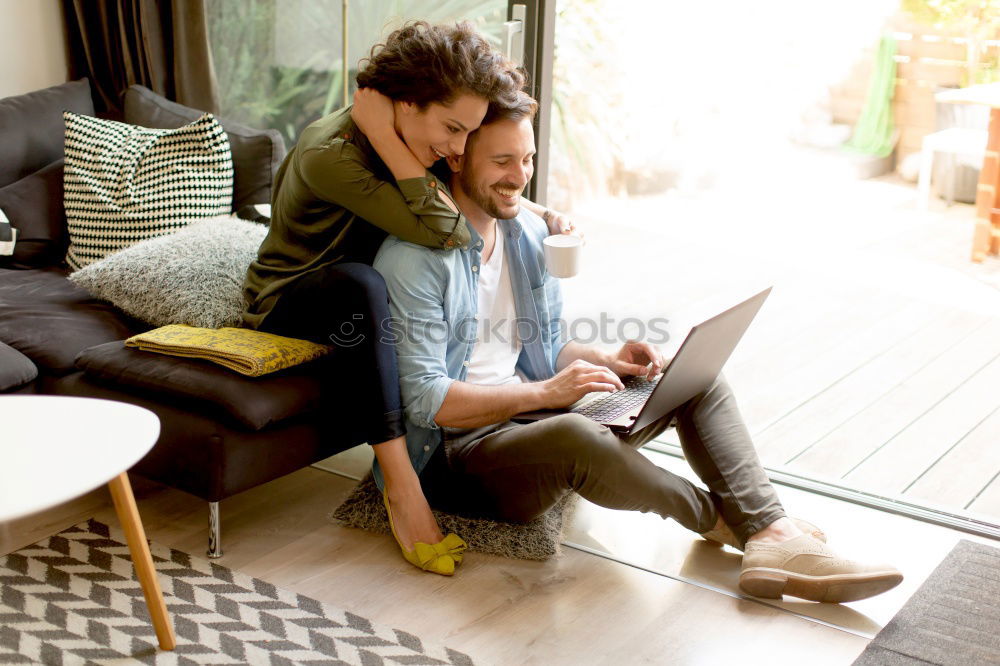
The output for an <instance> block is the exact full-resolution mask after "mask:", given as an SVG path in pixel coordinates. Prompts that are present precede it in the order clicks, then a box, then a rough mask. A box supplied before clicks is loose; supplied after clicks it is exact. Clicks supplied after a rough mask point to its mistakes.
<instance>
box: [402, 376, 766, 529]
mask: <svg viewBox="0 0 1000 666" xmlns="http://www.w3.org/2000/svg"><path fill="white" fill-rule="evenodd" d="M671 426H674V427H676V428H677V431H678V434H679V435H680V440H681V446H682V447H683V450H684V456H685V458H686V459H687V461H688V464H690V465H691V468H692V469H693V470H694V472H695V473H696V474H697V475H698V477H699V478H700V479H701V480H702V482H704V484H705V485H706V486H707V487H708V490H705V489H704V488H701V487H699V486H697V485H695V484H693V483H691V482H690V481H688V480H687V479H684V478H682V477H680V476H677V475H676V474H673V473H671V472H668V471H667V470H665V469H662V468H660V467H657V466H656V465H655V464H653V463H652V462H651V461H650V460H649V459H648V458H646V457H645V456H643V455H642V454H641V453H639V452H638V450H637V449H638V448H639V447H641V446H642V445H644V444H646V443H647V442H649V441H650V440H652V439H653V438H654V437H656V436H657V435H659V434H660V433H661V432H663V431H664V430H665V429H666V428H668V427H671ZM421 483H422V485H423V487H424V492H425V494H426V495H427V498H428V501H429V502H430V503H431V505H432V506H434V507H436V508H439V509H441V510H444V511H448V512H452V513H461V514H465V515H481V516H488V517H494V518H500V519H502V520H507V521H512V522H528V521H530V520H532V519H533V518H535V517H537V516H539V515H541V514H542V513H544V512H545V511H547V510H548V509H549V508H551V507H552V506H553V505H554V504H556V503H557V502H558V501H559V500H560V499H561V498H562V497H563V496H564V495H566V493H568V492H570V491H576V492H577V493H579V494H580V495H581V496H583V497H584V498H586V499H588V500H589V501H591V502H593V503H594V504H598V505H600V506H604V507H608V508H611V509H623V510H631V511H642V512H647V511H652V512H655V513H657V514H659V515H660V516H662V517H663V518H673V519H674V520H676V521H677V522H678V523H680V524H681V525H683V526H684V527H686V528H688V529H690V530H693V531H695V532H699V533H701V532H707V531H708V530H710V529H712V528H713V527H714V526H715V524H716V522H717V521H718V518H719V516H720V515H721V516H722V518H723V520H725V522H726V523H727V524H728V525H729V526H730V528H731V529H732V530H733V532H734V533H735V534H736V537H737V538H738V539H739V540H740V542H741V543H745V542H746V540H747V538H749V537H750V536H751V535H753V534H754V533H756V532H758V531H760V530H761V529H763V528H764V527H766V526H768V525H770V524H771V523H772V522H774V521H775V520H777V519H778V518H781V517H783V516H784V515H785V512H784V510H783V509H782V506H781V503H780V502H779V501H778V497H777V495H776V493H775V492H774V488H773V487H772V486H771V483H770V482H769V481H768V479H767V476H766V475H765V473H764V470H763V467H762V466H761V463H760V460H759V459H758V457H757V453H756V451H755V450H754V447H753V442H752V441H751V440H750V433H749V432H748V431H747V428H746V426H745V425H744V423H743V418H742V417H741V415H740V413H739V409H738V407H737V405H736V400H735V398H734V397H733V394H732V391H731V390H730V388H729V385H728V384H727V383H726V381H725V379H724V378H723V377H721V376H720V377H719V378H718V379H717V380H716V381H715V382H714V383H713V384H712V386H710V387H709V388H708V389H707V390H706V391H705V392H704V393H702V394H699V395H697V396H695V397H694V398H692V399H691V400H689V401H687V402H686V403H684V404H683V405H681V406H680V407H678V408H677V409H675V410H674V411H673V412H671V413H670V414H667V415H666V416H664V417H663V418H661V419H660V420H659V421H657V422H655V423H652V424H650V425H649V426H647V427H645V428H643V429H642V430H640V431H639V432H637V433H634V434H632V435H631V436H629V437H626V438H619V437H617V436H616V435H615V434H614V433H613V432H612V431H611V430H609V429H608V428H605V427H604V426H602V425H599V424H597V423H595V422H594V421H591V420H590V419H588V418H586V417H584V416H580V415H578V414H563V415H560V416H555V417H552V418H549V419H545V420H542V421H537V422H535V423H530V424H519V423H514V422H512V421H507V422H505V423H497V424H493V425H490V426H485V427H482V428H475V429H471V430H468V429H467V430H458V429H445V438H444V443H443V445H442V446H440V447H439V449H438V451H436V452H435V455H434V456H433V457H432V458H431V461H430V462H429V463H428V465H427V468H426V469H425V470H424V471H423V472H422V473H421Z"/></svg>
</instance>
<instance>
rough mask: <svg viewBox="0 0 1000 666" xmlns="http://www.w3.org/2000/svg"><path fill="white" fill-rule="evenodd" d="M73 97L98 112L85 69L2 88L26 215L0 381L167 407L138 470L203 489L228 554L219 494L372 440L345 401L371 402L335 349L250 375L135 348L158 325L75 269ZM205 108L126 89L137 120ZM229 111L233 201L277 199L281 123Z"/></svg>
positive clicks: (5, 129)
mask: <svg viewBox="0 0 1000 666" xmlns="http://www.w3.org/2000/svg"><path fill="white" fill-rule="evenodd" d="M63 110H69V111H73V112H75V113H80V114H88V115H93V113H94V107H93V102H92V101H91V97H90V87H89V84H88V83H87V81H86V80H81V81H75V82H71V83H67V84H63V85H60V86H54V87H52V88H48V89H45V90H41V91H36V92H33V93H29V94H26V95H21V96H17V97H9V98H6V99H2V100H0V211H3V212H4V214H5V215H6V217H7V218H8V219H9V220H10V222H11V224H12V226H13V227H15V228H18V229H19V240H18V243H17V245H16V251H15V255H14V256H12V257H10V256H6V257H0V392H7V393H13V392H16V393H39V394H54V395H64V396H82V397H91V398H103V399H108V400H118V401H122V402H128V403H132V404H135V405H139V406H142V407H145V408H147V409H149V410H151V411H153V412H154V413H156V415H157V416H158V417H159V419H160V424H161V432H160V437H159V440H158V441H157V443H156V445H155V446H154V447H153V449H152V450H151V451H150V453H149V454H148V455H147V456H146V457H145V458H144V459H143V460H141V461H140V462H139V463H138V464H137V465H136V466H135V467H134V468H133V469H132V471H133V472H135V473H138V474H140V475H142V476H144V477H147V478H150V479H154V480H156V481H160V482H162V483H165V484H167V485H169V486H172V487H174V488H178V489H180V490H183V491H186V492H188V493H191V494H193V495H195V496H197V497H200V498H202V499H204V500H206V501H207V502H208V503H209V506H208V508H209V511H208V518H209V555H210V556H211V557H218V556H220V555H221V554H222V548H221V540H220V520H219V509H220V505H219V502H221V500H224V499H225V498H227V497H230V496H232V495H235V494H236V493H239V492H241V491H244V490H247V489H249V488H252V487H254V486H257V485H260V484H262V483H266V482H267V481H270V480H272V479H275V478H277V477H279V476H282V475H284V474H288V473H290V472H293V471H295V470H297V469H299V468H301V467H304V466H306V465H309V464H312V463H314V462H316V461H318V460H322V459H323V458H326V457H328V456H331V455H333V454H335V453H337V452H339V451H342V450H345V449H347V448H350V447H352V446H355V445H357V444H359V443H361V442H362V441H363V440H362V439H361V437H360V435H359V434H358V433H356V432H354V431H353V430H352V429H351V427H350V426H349V425H344V424H345V423H350V421H348V420H341V419H339V418H338V415H339V414H344V415H347V414H356V413H359V412H362V411H363V409H362V406H361V405H356V404H354V398H353V396H352V395H351V392H350V386H349V384H343V385H338V384H340V383H339V382H335V381H333V380H332V378H336V362H335V360H323V361H318V362H314V363H311V364H307V365H303V366H299V367H296V368H292V369H289V370H287V371H284V372H281V373H276V374H272V375H267V376H264V377H261V378H257V379H250V378H246V377H243V376H242V375H239V374H236V373H234V372H232V371H230V370H227V369H224V368H222V367H220V366H216V365H213V364H211V363H207V362H204V361H195V360H186V359H180V358H173V357H167V356H162V355H158V354H151V353H147V352H140V351H136V350H133V349H127V348H125V347H124V345H123V343H122V340H123V339H124V338H126V337H129V336H130V335H133V334H135V333H138V332H141V331H143V330H147V329H149V328H152V327H151V326H149V325H147V324H144V323H143V322H140V321H137V320H135V319H132V318H130V317H128V316H127V315H125V314H124V313H122V312H121V311H119V310H117V309H115V307H114V306H112V305H111V304H109V303H105V302H101V301H98V300H96V299H94V298H92V297H91V296H90V295H89V294H88V293H87V292H86V291H84V290H82V289H80V288H79V287H77V286H76V285H74V284H72V283H71V282H70V281H68V280H67V279H66V275H67V274H68V268H67V267H66V265H65V264H64V263H63V256H64V255H65V249H66V245H67V244H68V236H67V231H66V221H65V215H64V213H63V210H62V161H61V160H62V158H63V139H62V137H63V119H62V111H63ZM199 115H200V112H198V111H195V110H193V109H188V108H186V107H182V106H180V105H177V104H174V103H172V102H168V101H167V100H164V99H163V98H161V97H159V96H158V95H155V94H153V93H151V92H150V91H148V90H146V89H144V88H139V87H136V86H133V88H131V89H129V91H128V92H127V93H126V110H125V120H126V121H127V122H133V123H134V124H139V125H144V126H147V127H164V128H168V127H179V126H181V125H183V124H186V123H187V122H190V121H191V120H193V119H194V118H197V117H198V116H199ZM140 120H141V121H142V122H139V121H140ZM222 123H223V126H224V127H225V129H226V130H227V133H229V138H230V143H231V145H232V147H233V156H234V164H235V167H236V178H235V181H236V187H235V189H236V191H235V194H234V209H240V208H241V207H243V206H247V205H249V204H256V203H267V202H269V200H270V188H271V180H272V178H273V174H274V171H275V170H276V169H277V167H278V165H279V164H280V162H281V159H282V157H283V155H284V146H283V144H282V142H281V137H280V135H278V134H277V133H276V132H273V131H264V132H262V131H259V130H251V129H249V128H246V127H242V126H239V125H237V124H235V123H229V122H227V121H225V120H224V119H223V120H222ZM331 405H336V408H335V409H334V408H331V407H330V406H331ZM53 416H54V417H58V414H54V415H53ZM355 422H356V421H355ZM0 441H2V438H0ZM0 446H2V445H0ZM53 464H59V462H58V461H53Z"/></svg>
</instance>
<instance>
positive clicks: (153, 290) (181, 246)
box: [69, 216, 267, 328]
mask: <svg viewBox="0 0 1000 666" xmlns="http://www.w3.org/2000/svg"><path fill="white" fill-rule="evenodd" d="M266 235H267V227H265V226H263V225H261V224H257V223H255V222H247V221H246V220H241V219H238V218H236V217H230V216H220V217H213V218H208V219H205V220H199V221H196V222H193V223H191V224H190V225H189V226H187V227H185V228H184V229H181V230H180V231H177V232H174V233H172V234H170V235H169V236H160V237H158V238H151V239H149V240H145V241H142V242H140V243H136V244H135V245H133V246H131V247H129V248H126V249H124V250H120V251H118V252H116V253H114V254H112V255H110V256H108V257H105V258H104V259H101V260H100V261H96V262H94V263H92V264H90V265H88V266H85V267H84V268H81V269H80V270H78V271H76V272H75V273H73V274H71V275H70V276H69V279H70V280H72V281H73V282H75V283H76V284H77V285H79V286H81V287H83V288H84V289H86V290H87V291H89V292H90V293H91V294H93V295H94V296H96V297H97V298H100V299H102V300H105V301H110V302H111V303H112V304H114V305H115V307H117V308H119V309H120V310H123V311H125V312H127V313H128V314H130V315H132V316H133V317H136V318H138V319H141V320H143V321H145V322H147V323H149V324H152V325H153V326H166V325H167V324H188V325H189V326H198V327H200V328H221V327H223V326H238V325H239V323H240V315H241V313H242V312H243V308H244V302H243V278H244V276H245V275H246V272H247V267H248V266H249V265H250V262H252V261H253V260H254V259H256V257H257V248H258V247H260V244H261V241H263V240H264V236H266Z"/></svg>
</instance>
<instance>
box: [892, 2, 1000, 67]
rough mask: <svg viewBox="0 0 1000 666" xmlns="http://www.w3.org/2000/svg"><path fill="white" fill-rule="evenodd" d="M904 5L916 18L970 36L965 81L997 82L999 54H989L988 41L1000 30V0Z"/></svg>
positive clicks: (911, 3)
mask: <svg viewBox="0 0 1000 666" xmlns="http://www.w3.org/2000/svg"><path fill="white" fill-rule="evenodd" d="M901 7H902V8H903V10H904V11H906V12H907V13H908V14H909V15H910V16H912V17H913V18H914V19H915V20H916V21H918V22H920V23H924V24H926V25H931V26H934V27H935V28H936V29H938V30H942V31H945V32H950V33H953V34H958V35H960V36H962V37H965V38H966V39H967V40H968V46H967V49H966V74H965V80H964V81H963V84H964V85H974V84H977V83H993V82H995V81H997V80H1000V77H998V71H997V70H998V62H997V56H996V55H994V56H993V57H987V55H986V48H985V42H986V41H987V40H991V39H996V38H997V33H998V30H1000V0H902V3H901Z"/></svg>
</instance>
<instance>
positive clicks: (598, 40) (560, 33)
mask: <svg viewBox="0 0 1000 666" xmlns="http://www.w3.org/2000/svg"><path fill="white" fill-rule="evenodd" d="M609 15H610V12H609V7H608V5H607V3H606V2H604V1H603V0H564V1H563V2H560V3H559V5H558V12H557V18H556V26H555V29H556V39H555V61H554V64H553V81H552V97H553V100H552V126H551V143H550V146H549V148H550V150H551V151H552V158H551V164H552V169H551V170H550V173H549V196H550V199H552V202H551V203H552V204H553V205H555V206H561V207H566V208H569V207H571V206H572V205H573V202H574V201H576V200H579V199H581V198H585V197H587V196H591V195H594V194H602V193H606V192H608V191H613V190H614V189H615V186H614V181H615V175H616V174H617V173H619V172H620V171H621V168H622V163H623V158H622V153H623V147H622V145H621V140H620V137H621V136H622V132H621V127H619V126H617V125H616V121H615V120H614V119H615V118H619V119H620V118H621V117H622V108H621V107H622V94H621V93H622V90H621V85H620V78H621V76H620V70H619V68H618V63H616V61H615V57H614V54H615V53H616V49H615V39H616V38H617V36H616V34H615V31H614V30H611V29H609V18H610V16H609Z"/></svg>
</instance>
